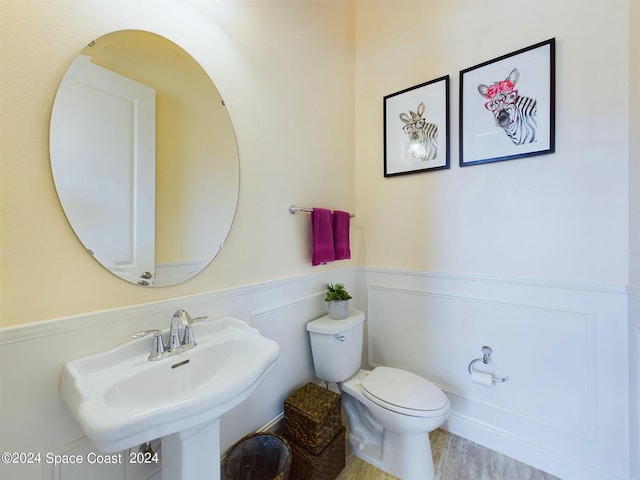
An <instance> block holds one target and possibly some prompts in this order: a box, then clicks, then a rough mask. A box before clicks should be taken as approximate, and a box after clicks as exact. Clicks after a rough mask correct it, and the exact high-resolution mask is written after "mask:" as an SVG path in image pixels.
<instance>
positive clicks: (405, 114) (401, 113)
mask: <svg viewBox="0 0 640 480" xmlns="http://www.w3.org/2000/svg"><path fill="white" fill-rule="evenodd" d="M383 104H384V108H383V123H384V176H385V177H393V176H397V175H407V174H410V173H418V172H428V171H433V170H442V169H447V168H449V157H450V149H449V138H450V137H449V130H450V129H449V75H445V76H443V77H439V78H436V79H434V80H430V81H428V82H425V83H421V84H420V85H415V86H413V87H409V88H406V89H404V90H401V91H399V92H395V93H392V94H389V95H386V96H385V97H384V99H383Z"/></svg>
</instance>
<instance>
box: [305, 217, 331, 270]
mask: <svg viewBox="0 0 640 480" xmlns="http://www.w3.org/2000/svg"><path fill="white" fill-rule="evenodd" d="M332 217H333V215H332V213H331V210H326V209H324V208H314V209H313V211H312V212H311V235H312V244H313V251H312V253H311V265H314V266H315V265H320V264H321V263H327V262H333V261H334V260H335V258H336V254H335V251H334V249H333V218H332Z"/></svg>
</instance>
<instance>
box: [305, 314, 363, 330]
mask: <svg viewBox="0 0 640 480" xmlns="http://www.w3.org/2000/svg"><path fill="white" fill-rule="evenodd" d="M363 322H364V313H362V312H361V311H359V310H350V311H349V316H348V317H347V318H345V319H344V320H334V319H333V318H329V315H325V316H324V317H320V318H318V319H316V320H313V321H311V322H309V323H307V331H309V332H313V333H322V334H325V335H332V334H335V333H341V332H346V331H347V330H351V329H352V328H355V327H357V326H358V325H361V324H362V323H363Z"/></svg>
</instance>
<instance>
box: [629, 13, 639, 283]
mask: <svg viewBox="0 0 640 480" xmlns="http://www.w3.org/2000/svg"><path fill="white" fill-rule="evenodd" d="M638 185H640V1H631V2H629V233H630V240H629V283H630V284H631V285H634V286H635V287H636V288H638V287H640V188H638Z"/></svg>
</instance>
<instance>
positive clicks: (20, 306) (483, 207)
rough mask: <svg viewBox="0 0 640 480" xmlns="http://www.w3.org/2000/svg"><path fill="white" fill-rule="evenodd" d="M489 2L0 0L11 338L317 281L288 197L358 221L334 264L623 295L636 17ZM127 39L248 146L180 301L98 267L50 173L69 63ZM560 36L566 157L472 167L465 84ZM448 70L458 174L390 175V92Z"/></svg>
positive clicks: (6, 319)
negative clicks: (466, 159) (216, 235)
mask: <svg viewBox="0 0 640 480" xmlns="http://www.w3.org/2000/svg"><path fill="white" fill-rule="evenodd" d="M636 3H637V2H636ZM492 5H493V7H494V8H487V5H479V4H477V2H473V1H471V0H456V1H453V2H451V1H448V2H445V1H433V2H417V1H411V0H409V1H395V2H385V1H361V2H355V6H354V5H353V4H351V2H319V1H318V2H316V1H306V2H300V1H269V2H257V1H255V2H247V1H243V2H238V1H234V2H231V1H223V2H202V1H200V0H190V1H184V2H181V3H176V2H171V1H170V0H162V1H155V2H152V1H151V0H141V1H138V2H135V3H134V2H127V1H125V0H118V1H116V2H110V3H108V4H105V3H104V2H98V1H97V0H88V1H79V0H58V1H56V2H47V1H45V0H30V1H21V0H2V2H1V3H0V22H1V24H0V27H1V28H0V35H1V38H0V40H1V42H0V45H1V47H0V48H1V49H2V50H1V52H0V55H1V68H2V70H1V72H0V82H1V85H0V86H1V88H0V102H1V104H2V108H1V109H0V135H1V144H0V153H1V158H0V175H1V176H0V208H1V209H2V210H1V214H0V222H1V223H0V229H1V230H0V247H1V254H0V255H1V257H0V262H1V265H0V295H1V298H0V325H4V326H7V325H14V324H21V323H28V322H33V321H40V320H46V319H52V318H57V317H61V316H67V315H73V314H77V313H83V312H89V311H94V310H100V309H105V308H112V307H118V306H125V305H132V304H137V303H144V302H147V301H153V300H157V299H162V298H170V297H175V296H181V295H188V294H192V293H198V292H203V291H208V290H213V289H219V288H226V287H231V286H237V285H244V284H250V283H254V282H259V281H263V280H267V279H274V278H283V277H287V276H291V275H296V274H300V273H308V272H312V271H316V270H315V269H312V267H310V266H309V252H308V244H309V233H308V219H307V218H305V217H306V216H302V215H298V216H290V215H289V214H288V213H286V208H287V207H288V206H289V205H290V204H292V203H296V204H299V205H302V206H326V207H328V208H341V209H349V210H352V211H356V213H357V215H358V216H357V218H356V220H355V222H354V225H353V227H352V235H353V242H352V244H353V245H352V247H353V251H354V254H355V255H354V256H355V257H356V258H355V259H354V260H352V261H350V262H340V263H336V264H334V265H329V266H326V267H318V268H321V269H332V268H334V267H336V266H340V267H342V266H348V265H351V264H355V263H359V264H366V265H370V266H391V267H406V268H415V269H426V270H436V271H449V272H468V273H479V274H487V275H507V276H515V277H527V278H540V279H545V280H560V281H579V282H587V283H596V284H617V285H619V284H625V283H626V282H627V278H628V271H629V265H630V264H632V262H630V257H629V253H628V251H629V238H630V233H631V242H632V243H633V242H634V238H635V237H637V235H634V233H633V232H634V231H636V230H637V227H634V226H633V225H634V223H633V222H631V226H632V229H631V232H630V229H629V225H630V222H629V221H628V220H629V212H630V209H629V198H628V179H629V174H628V173H629V157H633V158H635V157H637V150H638V148H637V145H636V144H635V143H633V141H631V140H630V137H632V136H630V135H629V131H630V129H632V128H634V125H636V124H637V119H635V118H636V117H637V107H634V106H633V105H634V101H633V100H634V95H633V92H632V90H633V89H632V88H629V81H631V82H634V79H635V82H636V83H637V75H638V74H637V66H632V67H631V69H630V63H632V62H630V59H632V58H635V57H637V52H636V53H635V54H634V53H633V52H634V51H635V50H633V49H632V50H631V51H630V48H629V45H630V44H633V41H634V40H633V38H635V37H633V35H635V36H637V33H635V34H634V33H633V28H630V26H629V15H628V14H629V11H630V9H631V12H632V17H633V11H634V10H633V8H636V9H637V6H636V5H635V4H634V1H631V2H629V1H627V0H611V1H608V2H601V1H598V0H590V1H587V2H582V1H578V0H567V1H563V2H553V1H552V0H544V1H543V2H542V3H540V2H529V1H522V2H519V3H518V4H517V5H514V4H513V3H510V4H509V5H508V6H509V8H510V9H511V10H510V11H511V12H512V13H513V9H514V8H515V9H516V10H515V13H516V14H515V15H512V17H510V21H501V22H499V25H497V24H496V22H495V20H494V18H495V17H496V12H499V11H500V9H501V8H502V7H505V8H506V6H504V5H503V3H502V2H500V1H498V0H496V1H495V2H494V3H493V4H492ZM630 5H631V7H630ZM635 16H636V17H637V13H636V14H635ZM507 17H508V16H507ZM501 18H503V19H504V15H501ZM508 18H509V17H508ZM596 20H597V21H596ZM635 21H636V22H637V19H636V20H635ZM631 22H632V25H633V22H634V20H633V18H632V19H631ZM185 24H188V25H189V28H184V27H183V25H185ZM123 28H142V29H148V30H151V31H154V32H156V33H159V34H162V35H164V36H166V37H168V38H170V39H171V40H173V41H175V42H176V43H179V44H180V45H182V46H183V47H184V48H185V49H186V50H187V51H189V53H191V54H192V55H193V56H194V57H195V58H197V59H198V60H199V61H200V63H201V64H202V65H203V67H204V68H205V70H207V71H208V72H209V73H210V74H211V75H212V77H213V78H214V79H215V81H216V84H217V86H218V87H219V89H220V91H221V93H222V95H223V97H224V98H225V100H226V102H227V104H228V106H229V111H230V114H231V117H232V120H233V122H234V127H235V130H236V134H237V136H238V144H239V150H240V158H241V192H240V199H239V209H238V214H237V217H236V220H235V223H234V225H233V227H232V230H231V233H230V236H229V239H228V241H227V244H226V246H225V248H224V249H223V251H222V252H221V253H220V255H219V256H218V257H217V258H216V259H215V260H214V263H213V264H212V265H210V266H209V267H208V268H207V269H206V270H205V271H204V272H203V273H202V274H200V275H199V276H197V277H195V278H194V279H192V280H190V281H188V282H186V283H184V284H181V285H178V286H175V287H167V288H161V289H154V290H145V289H142V288H139V287H135V286H132V285H128V284H126V283H124V282H122V281H120V280H118V279H117V278H115V277H113V276H112V275H111V274H109V273H108V272H106V271H105V270H104V269H102V267H100V266H99V265H97V264H96V263H95V262H94V261H93V260H92V259H91V258H90V257H89V256H88V255H85V254H84V252H83V251H82V247H81V245H80V243H79V242H78V241H77V239H76V238H75V237H74V235H73V233H72V231H71V229H70V228H69V227H68V225H67V224H66V220H65V218H64V214H63V212H62V210H61V208H60V206H59V204H58V201H57V197H56V194H55V190H54V186H53V182H52V179H51V174H50V169H49V165H48V161H49V160H48V145H47V142H48V119H49V115H50V110H51V103H52V100H53V96H54V95H55V91H56V88H57V85H58V82H59V81H60V79H61V78H62V75H63V73H64V70H65V69H66V66H67V65H68V63H69V62H70V61H71V60H72V58H73V57H74V56H75V54H76V53H77V52H78V51H79V50H80V49H81V48H82V46H83V45H84V44H85V43H86V42H87V41H88V40H89V39H92V38H96V37H98V36H100V35H102V34H104V33H106V32H108V31H112V30H117V29H123ZM636 30H637V29H636ZM603 31H606V32H607V34H606V35H603V34H602V32H603ZM630 34H631V35H632V37H631V42H630V40H629V35H630ZM550 37H556V41H557V63H556V69H557V70H556V71H557V76H558V84H557V95H558V100H557V126H556V151H557V153H556V154H554V155H547V156H541V157H534V158H530V159H524V160H515V161H510V162H502V163H497V164H489V165H480V166H474V167H466V168H459V167H458V166H457V162H458V157H457V154H458V146H457V132H458V105H459V102H458V97H457V95H458V72H459V70H461V69H463V68H466V67H469V66H472V65H475V64H477V63H480V62H482V61H485V60H489V59H491V58H494V57H496V56H498V55H501V54H503V53H506V52H509V51H512V50H515V49H517V48H520V47H524V46H527V45H530V44H533V43H536V42H538V41H541V40H544V39H547V38H550ZM636 43H637V42H636ZM354 66H355V70H354ZM594 66H597V67H598V68H595V67H594ZM444 74H449V75H451V120H452V123H451V134H452V137H451V153H452V156H451V164H452V165H451V169H450V170H446V171H440V172H434V173H424V174H417V175H411V176H405V177H397V178H389V179H385V178H383V176H382V161H383V154H382V97H383V96H384V95H387V94H389V93H392V92H395V91H398V90H400V89H403V88H406V87H408V86H411V85H416V84H418V83H421V82H424V81H427V80H429V79H432V78H436V77H438V76H441V75H444ZM630 102H631V107H629V106H628V105H629V104H630ZM635 104H637V96H636V97H635ZM354 105H355V109H354ZM634 112H635V113H634ZM634 119H635V120H634ZM634 152H635V153H634ZM354 156H355V164H354ZM335 172H340V176H335V175H334V173H335ZM633 175H634V174H632V178H631V181H633V178H635V177H637V174H635V177H633ZM354 185H355V190H354V188H353V186H354ZM631 200H632V202H633V197H632V199H631ZM636 203H637V202H636ZM356 205H357V209H356ZM632 208H633V207H632ZM636 240H637V239H636ZM635 256H636V257H637V254H635ZM631 258H633V254H632V257H631ZM632 270H633V268H632ZM632 278H635V280H634V281H635V282H636V283H637V278H638V275H637V274H632Z"/></svg>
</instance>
